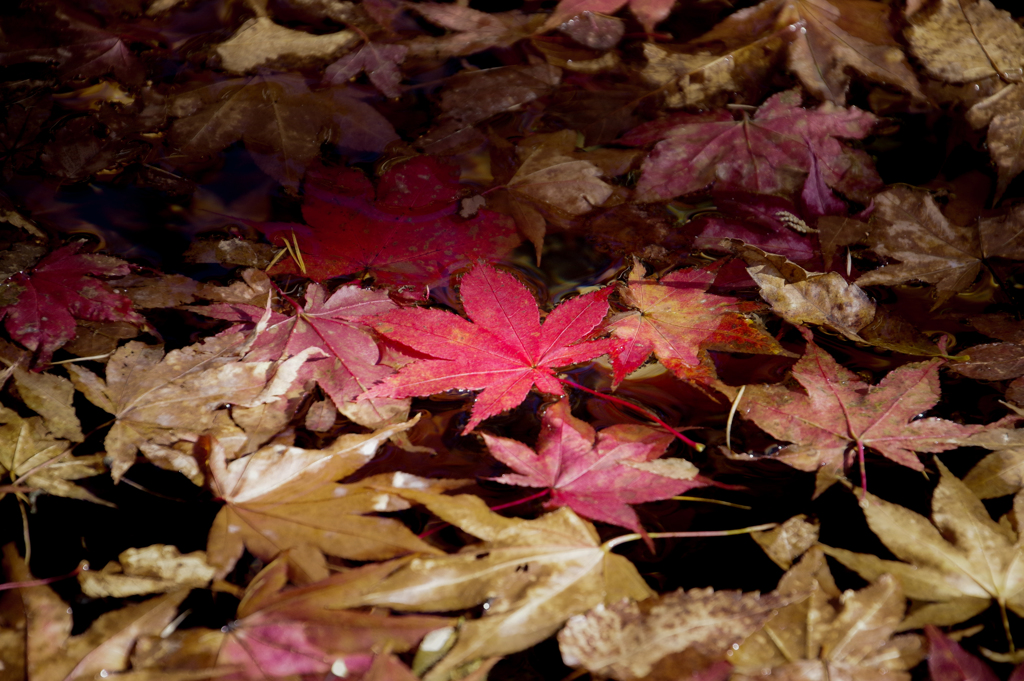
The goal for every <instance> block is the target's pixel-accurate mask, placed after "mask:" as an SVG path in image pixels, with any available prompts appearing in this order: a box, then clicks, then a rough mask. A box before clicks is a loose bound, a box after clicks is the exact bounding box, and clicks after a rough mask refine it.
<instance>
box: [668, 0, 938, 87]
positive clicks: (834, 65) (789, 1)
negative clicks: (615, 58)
mask: <svg viewBox="0 0 1024 681" xmlns="http://www.w3.org/2000/svg"><path fill="white" fill-rule="evenodd" d="M787 34H789V35H787ZM772 39H775V40H772ZM762 41H763V43H764V44H763V45H759V44H758V43H759V42H762ZM705 45H711V46H720V47H719V48H718V49H716V50H714V56H715V58H717V59H718V60H721V61H723V62H725V63H724V64H723V65H722V69H723V70H729V71H732V70H734V69H735V70H739V71H742V69H743V68H744V67H746V66H747V65H748V64H749V63H751V62H754V63H755V64H756V62H757V56H758V55H757V54H756V53H755V54H754V55H751V56H747V55H745V54H744V52H745V51H746V50H749V49H750V48H751V46H757V47H758V48H759V49H772V50H779V49H783V50H784V51H785V54H786V66H787V67H788V68H789V70H790V71H792V72H793V73H794V74H795V75H796V76H797V78H799V79H800V82H801V83H802V84H803V86H804V87H805V88H807V90H808V91H809V92H810V93H811V94H812V95H814V96H815V97H817V98H818V99H822V100H825V101H829V102H832V103H834V104H838V105H843V104H845V103H846V96H847V93H848V92H849V89H850V81H851V72H856V73H857V74H859V75H860V76H862V77H864V78H866V79H867V80H870V81H873V82H876V83H885V84H887V85H895V86H896V87H898V88H900V89H902V90H904V91H905V92H908V93H910V94H911V96H912V97H913V98H914V99H917V100H921V101H923V100H924V99H925V95H924V93H923V92H922V91H921V87H920V85H919V84H918V81H917V77H916V76H915V74H914V72H913V71H912V70H911V68H910V65H909V64H908V63H907V58H906V56H905V55H904V54H903V50H902V49H900V43H899V42H898V41H897V40H896V38H895V37H894V36H893V32H892V28H891V26H890V22H889V6H888V5H886V4H885V3H882V2H874V1H873V0H831V1H828V2H826V1H825V0H765V1H764V2H762V3H760V4H759V5H756V6H754V7H750V8H747V9H743V10H740V11H738V12H734V13H733V14H731V15H730V16H728V17H726V19H725V20H724V21H722V22H721V23H720V24H718V25H717V26H715V27H714V28H713V29H711V31H710V32H708V33H706V34H704V35H702V36H700V37H699V38H696V39H694V40H693V41H691V43H690V45H689V46H688V47H689V49H690V50H695V49H697V48H698V47H701V46H705ZM761 59H764V57H761ZM731 62H735V65H733V63H731ZM748 68H749V67H748Z"/></svg>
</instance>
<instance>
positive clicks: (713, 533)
mask: <svg viewBox="0 0 1024 681" xmlns="http://www.w3.org/2000/svg"><path fill="white" fill-rule="evenodd" d="M778 526H779V524H778V523H764V524H763V525H753V526H752V527H741V528H739V529H737V530H708V531H706V532H651V533H649V534H648V535H647V536H648V537H650V538H651V539H668V538H670V537H730V536H732V535H734V534H750V533H751V532H761V531H762V530H771V529H774V528H776V527H778ZM643 538H644V537H643V535H641V534H640V533H639V532H634V533H632V534H624V535H622V536H620V537H615V538H614V539H609V540H608V541H606V542H605V543H603V544H601V549H602V550H604V551H611V550H612V549H614V548H615V547H616V546H618V545H619V544H625V543H626V542H631V541H636V540H637V539H643Z"/></svg>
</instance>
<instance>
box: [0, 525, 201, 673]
mask: <svg viewBox="0 0 1024 681" xmlns="http://www.w3.org/2000/svg"><path fill="white" fill-rule="evenodd" d="M3 554H4V571H5V573H6V575H7V578H8V580H10V581H12V582H31V581H32V580H33V576H32V574H31V573H30V572H29V570H28V566H27V565H26V564H25V561H24V560H23V559H22V558H21V556H19V555H18V553H17V551H16V550H15V549H14V545H13V544H8V545H6V546H5V547H4V549H3ZM15 593H16V594H17V596H15V598H16V599H17V600H18V601H19V603H18V605H19V606H20V609H21V610H22V612H23V615H22V616H23V618H24V621H25V623H26V624H25V630H24V638H23V644H22V645H24V665H25V671H26V672H27V673H26V675H25V678H30V679H37V680H38V681H73V680H75V679H88V678H101V675H103V674H107V675H112V674H116V672H120V671H125V670H127V669H128V668H129V666H130V657H129V656H130V655H131V653H132V649H133V648H134V646H135V642H136V641H137V640H138V639H139V638H141V637H143V636H148V635H159V634H160V632H161V631H162V630H163V629H164V628H165V627H166V626H167V625H168V624H170V623H171V620H173V619H174V617H175V616H176V615H177V612H178V605H179V604H180V603H181V602H182V601H183V600H184V599H185V596H187V595H188V593H189V592H188V589H179V590H177V591H174V592H172V593H168V594H165V595H163V596H160V597H158V598H151V599H149V600H147V601H143V602H141V603H134V604H130V605H127V606H125V607H124V608H121V609H120V610H113V611H110V612H106V613H104V614H102V615H100V616H99V617H98V618H97V619H96V620H95V621H93V622H92V624H91V625H90V626H89V628H88V629H87V630H86V631H84V632H82V633H79V634H76V635H74V636H72V635H71V631H72V624H73V623H72V618H71V608H69V607H68V605H67V603H65V602H64V601H62V600H61V599H60V597H59V596H58V595H57V594H56V593H55V592H54V591H53V589H51V588H50V587H48V586H45V585H42V586H26V587H22V588H21V589H18V590H17V591H16V592H15Z"/></svg>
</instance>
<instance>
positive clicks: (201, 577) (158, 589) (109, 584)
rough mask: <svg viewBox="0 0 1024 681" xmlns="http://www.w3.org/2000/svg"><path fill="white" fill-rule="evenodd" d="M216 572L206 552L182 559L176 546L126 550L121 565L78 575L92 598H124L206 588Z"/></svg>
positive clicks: (111, 565) (85, 590) (79, 582)
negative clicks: (207, 559)
mask: <svg viewBox="0 0 1024 681" xmlns="http://www.w3.org/2000/svg"><path fill="white" fill-rule="evenodd" d="M214 571H215V570H214V568H213V566H211V565H210V564H208V563H207V562H206V553H205V552H203V551H193V552H192V553H188V554H185V555H182V554H181V552H180V551H178V549H177V548H176V547H174V546H169V545H166V544H154V545H152V546H147V547H145V548H141V549H126V550H124V551H122V552H121V554H120V555H119V556H118V557H117V562H113V561H112V562H110V563H107V565H105V566H104V567H103V569H102V570H95V569H90V570H86V571H83V572H80V573H78V584H79V585H80V586H81V587H82V593H84V594H85V595H86V596H88V597H89V598H124V597H126V596H140V595H143V594H153V593H164V592H167V591H175V590H177V589H182V588H186V587H187V588H190V589H197V588H203V587H205V586H206V585H208V584H209V583H210V580H211V579H213V574H214Z"/></svg>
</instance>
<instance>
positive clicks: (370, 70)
mask: <svg viewBox="0 0 1024 681" xmlns="http://www.w3.org/2000/svg"><path fill="white" fill-rule="evenodd" d="M408 53H409V48H408V47H405V46H404V45H387V44H377V43H373V42H368V43H366V44H365V45H363V46H362V47H360V48H359V49H358V50H356V51H355V52H352V53H350V54H347V55H345V56H344V57H342V58H341V59H339V60H338V61H336V62H334V63H333V64H331V65H330V66H328V67H327V68H326V69H324V80H323V82H324V83H331V84H334V85H342V84H344V83H346V82H348V81H349V80H350V79H351V78H353V77H355V76H357V75H359V74H360V73H363V72H365V73H366V75H367V77H368V78H369V79H370V82H371V83H373V86H374V87H376V88H377V89H378V90H380V91H381V92H382V93H384V95H385V96H387V97H398V96H399V95H401V94H402V91H401V89H400V87H399V83H401V82H402V73H401V72H400V71H399V70H398V65H399V64H401V63H402V61H404V60H405V56H406V55H407V54H408Z"/></svg>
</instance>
